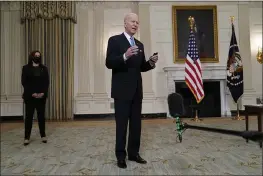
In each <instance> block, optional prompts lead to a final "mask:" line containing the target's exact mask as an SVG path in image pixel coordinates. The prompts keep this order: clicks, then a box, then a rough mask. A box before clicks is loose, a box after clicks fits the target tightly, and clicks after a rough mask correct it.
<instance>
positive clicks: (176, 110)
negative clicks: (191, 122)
mask: <svg viewBox="0 0 263 176" xmlns="http://www.w3.org/2000/svg"><path fill="white" fill-rule="evenodd" d="M167 101H168V108H169V113H170V115H171V116H172V117H173V118H176V117H181V116H183V115H185V109H184V100H183V97H182V96H181V95H180V94H179V93H171V94H169V95H168V98H167Z"/></svg>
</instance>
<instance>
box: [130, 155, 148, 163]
mask: <svg viewBox="0 0 263 176" xmlns="http://www.w3.org/2000/svg"><path fill="white" fill-rule="evenodd" d="M128 160H130V161H135V162H137V163H140V164H146V163H147V161H145V160H144V159H142V158H141V157H140V155H137V156H129V158H128Z"/></svg>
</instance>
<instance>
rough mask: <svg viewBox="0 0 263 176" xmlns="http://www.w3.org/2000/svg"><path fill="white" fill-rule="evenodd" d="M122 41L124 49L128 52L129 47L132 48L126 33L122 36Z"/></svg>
mask: <svg viewBox="0 0 263 176" xmlns="http://www.w3.org/2000/svg"><path fill="white" fill-rule="evenodd" d="M121 39H122V43H123V47H124V48H125V49H126V50H127V49H128V48H129V47H131V45H130V42H129V41H128V40H127V38H126V36H125V35H124V33H122V34H121Z"/></svg>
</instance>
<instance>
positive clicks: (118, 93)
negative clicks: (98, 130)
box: [106, 13, 158, 168]
mask: <svg viewBox="0 0 263 176" xmlns="http://www.w3.org/2000/svg"><path fill="white" fill-rule="evenodd" d="M138 26H139V21H138V16H137V15H136V14H134V13H129V14H128V15H126V16H125V18H124V27H125V32H124V33H122V34H120V35H115V36H112V37H110V38H109V41H108V48H107V56H106V66H107V68H108V69H112V87H111V97H112V98H114V106H115V107H114V108H115V121H116V146H115V154H116V157H117V160H118V162H117V165H118V167H120V168H126V167H127V165H126V162H125V158H126V155H127V154H126V149H125V148H126V147H125V146H126V135H127V126H128V121H129V139H128V148H127V152H128V159H129V160H131V161H135V162H137V163H141V164H146V163H147V162H146V161H145V160H144V159H142V158H141V157H140V155H139V148H140V138H141V109H142V99H143V87H142V77H141V72H146V71H149V70H151V69H153V68H155V63H156V62H157V60H158V55H157V54H156V55H153V56H151V57H150V59H149V61H146V59H145V55H144V47H143V44H142V43H141V42H140V41H138V40H136V39H134V37H133V35H134V34H135V33H136V32H137V30H138Z"/></svg>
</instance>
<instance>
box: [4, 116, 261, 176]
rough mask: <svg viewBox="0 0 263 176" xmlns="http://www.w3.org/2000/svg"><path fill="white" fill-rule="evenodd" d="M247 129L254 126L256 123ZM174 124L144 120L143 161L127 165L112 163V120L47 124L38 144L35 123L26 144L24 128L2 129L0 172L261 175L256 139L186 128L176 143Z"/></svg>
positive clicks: (229, 124) (234, 125)
mask: <svg viewBox="0 0 263 176" xmlns="http://www.w3.org/2000/svg"><path fill="white" fill-rule="evenodd" d="M164 121H165V120H164ZM166 121H168V120H166ZM169 122H171V123H169ZM80 123H81V122H80ZM83 123H89V122H83ZM200 125H205V126H209V127H217V128H225V129H229V128H230V129H235V130H244V129H245V128H244V121H231V120H229V121H225V122H224V123H215V122H213V123H212V122H211V123H210V122H206V121H204V122H202V123H201V124H200ZM250 128H251V129H256V123H253V124H252V125H251V127H250ZM175 129H176V127H175V124H174V123H172V121H171V120H170V121H168V122H167V123H146V122H145V121H144V123H143V132H142V140H141V141H142V143H141V156H142V157H143V158H145V159H146V160H147V161H148V164H146V165H140V164H137V163H134V162H131V161H127V165H128V168H127V169H119V168H117V166H116V159H115V155H114V145H115V125H114V122H112V123H111V124H109V125H107V124H106V125H93V126H80V125H79V126H78V125H72V126H70V125H66V126H63V125H60V126H54V125H53V126H52V125H49V124H47V135H48V143H47V144H42V143H41V140H40V137H39V132H38V126H37V123H35V125H34V128H33V131H32V137H31V143H30V144H29V145H28V146H26V147H25V146H23V145H22V143H23V134H24V130H23V127H20V128H16V129H12V130H9V131H6V132H2V133H1V175H15V174H19V175H21V174H23V175H62V174H63V175H230V174H235V175H237V174H238V175H262V149H260V148H259V145H258V144H257V143H253V142H249V143H246V141H245V140H244V139H242V138H240V137H235V136H228V135H223V134H218V133H209V132H204V131H198V130H191V129H188V130H186V131H185V132H184V133H183V142H182V143H179V142H177V141H176V136H177V134H176V131H175Z"/></svg>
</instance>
